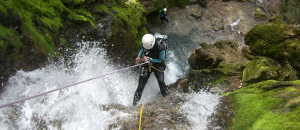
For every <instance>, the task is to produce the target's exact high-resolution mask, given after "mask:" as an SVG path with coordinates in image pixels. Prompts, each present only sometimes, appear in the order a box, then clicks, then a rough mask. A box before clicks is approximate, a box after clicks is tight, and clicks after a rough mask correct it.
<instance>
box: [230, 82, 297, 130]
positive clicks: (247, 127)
mask: <svg viewBox="0 0 300 130" xmlns="http://www.w3.org/2000/svg"><path fill="white" fill-rule="evenodd" d="M280 83H281V82H280V81H274V80H268V81H263V82H259V83H256V84H252V85H249V86H246V87H244V88H242V89H240V90H237V91H235V92H233V93H231V94H229V96H231V97H233V100H234V110H235V115H234V117H233V120H232V127H231V128H230V129H233V130H298V129H300V118H299V113H300V106H299V105H300V104H299V95H300V89H299V88H300V81H299V80H298V81H293V82H288V83H281V84H280ZM270 86H276V87H274V88H272V87H270ZM265 88H272V89H265Z"/></svg>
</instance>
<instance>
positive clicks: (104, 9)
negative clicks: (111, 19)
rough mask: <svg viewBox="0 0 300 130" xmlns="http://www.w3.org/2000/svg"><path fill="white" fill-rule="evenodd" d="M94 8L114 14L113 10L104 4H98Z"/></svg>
mask: <svg viewBox="0 0 300 130" xmlns="http://www.w3.org/2000/svg"><path fill="white" fill-rule="evenodd" d="M94 9H95V10H96V11H98V12H101V13H103V12H104V13H107V14H110V15H112V11H111V9H110V8H108V6H107V5H104V4H100V5H96V6H95V7H94Z"/></svg>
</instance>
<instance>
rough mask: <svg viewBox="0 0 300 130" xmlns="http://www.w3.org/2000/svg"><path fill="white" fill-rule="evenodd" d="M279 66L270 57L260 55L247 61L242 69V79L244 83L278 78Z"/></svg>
mask: <svg viewBox="0 0 300 130" xmlns="http://www.w3.org/2000/svg"><path fill="white" fill-rule="evenodd" d="M278 69H279V66H278V64H277V63H276V62H275V61H273V60H272V59H270V58H263V57H260V58H258V59H256V60H253V61H251V62H249V63H248V64H247V65H246V67H245V69H244V70H243V79H242V81H243V82H245V83H250V82H257V81H262V80H267V79H269V80H270V79H278V77H279V74H278V72H277V71H278Z"/></svg>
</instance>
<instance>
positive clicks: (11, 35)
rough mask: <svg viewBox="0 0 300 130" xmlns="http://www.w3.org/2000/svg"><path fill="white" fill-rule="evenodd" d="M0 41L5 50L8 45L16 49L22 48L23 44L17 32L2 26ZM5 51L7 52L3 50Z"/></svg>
mask: <svg viewBox="0 0 300 130" xmlns="http://www.w3.org/2000/svg"><path fill="white" fill-rule="evenodd" d="M0 30H1V31H0V40H1V39H2V45H1V46H2V47H1V48H2V49H5V48H6V47H7V46H8V45H12V46H13V47H14V48H17V49H18V48H21V47H22V42H21V40H20V36H19V35H18V34H17V32H16V31H14V30H12V29H10V28H6V27H4V26H3V25H1V24H0ZM2 51H5V50H2Z"/></svg>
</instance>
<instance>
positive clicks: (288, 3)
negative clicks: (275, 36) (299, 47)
mask: <svg viewBox="0 0 300 130" xmlns="http://www.w3.org/2000/svg"><path fill="white" fill-rule="evenodd" d="M299 7H300V1H299V0H285V1H283V2H282V4H281V15H282V16H283V18H284V20H285V21H287V22H288V23H293V24H297V23H298V24H299V23H300V8H299Z"/></svg>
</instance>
